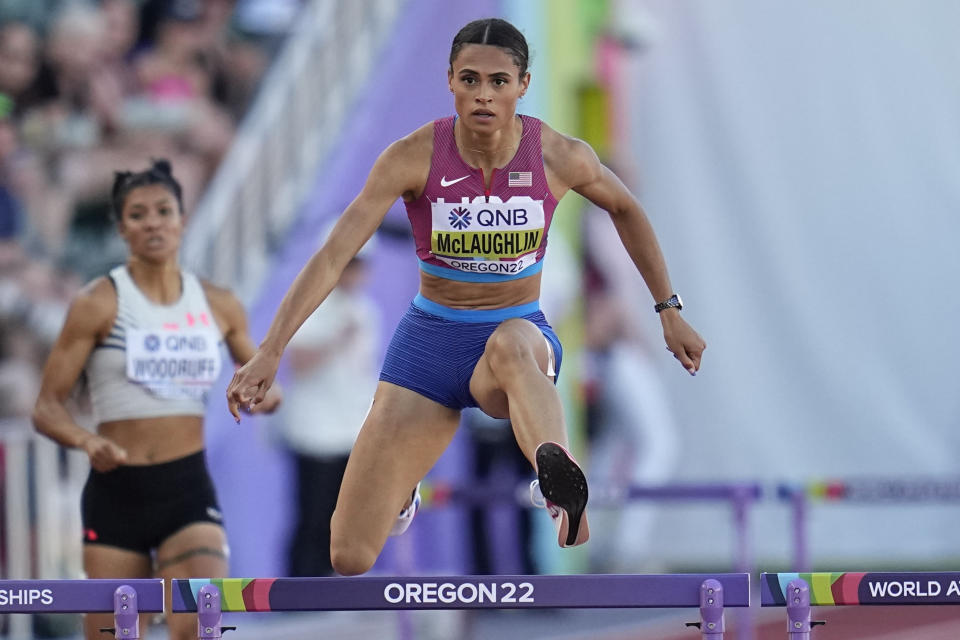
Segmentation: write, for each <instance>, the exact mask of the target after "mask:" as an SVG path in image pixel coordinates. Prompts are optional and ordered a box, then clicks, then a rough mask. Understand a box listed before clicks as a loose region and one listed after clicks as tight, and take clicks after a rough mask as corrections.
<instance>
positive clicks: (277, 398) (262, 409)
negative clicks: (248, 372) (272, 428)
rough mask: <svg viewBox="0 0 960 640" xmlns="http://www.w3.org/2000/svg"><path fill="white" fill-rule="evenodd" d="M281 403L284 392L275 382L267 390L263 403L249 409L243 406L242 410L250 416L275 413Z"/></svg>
mask: <svg viewBox="0 0 960 640" xmlns="http://www.w3.org/2000/svg"><path fill="white" fill-rule="evenodd" d="M281 402H283V390H282V389H281V388H280V384H279V383H278V382H276V381H274V383H273V386H272V387H270V388H269V389H267V394H266V395H265V396H263V401H262V402H260V403H258V404H255V405H253V406H252V407H251V408H249V409H247V408H246V407H245V406H242V405H241V407H240V408H241V409H242V410H243V411H245V412H246V413H250V414H254V413H273V412H274V411H276V410H277V407H279V406H280V403H281Z"/></svg>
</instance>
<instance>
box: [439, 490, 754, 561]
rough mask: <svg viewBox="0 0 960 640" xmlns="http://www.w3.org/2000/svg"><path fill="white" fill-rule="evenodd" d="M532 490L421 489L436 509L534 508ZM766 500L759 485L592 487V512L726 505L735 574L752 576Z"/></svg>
mask: <svg viewBox="0 0 960 640" xmlns="http://www.w3.org/2000/svg"><path fill="white" fill-rule="evenodd" d="M529 489H530V486H529V484H527V483H520V484H518V485H515V486H502V485H501V486H497V485H458V484H451V483H446V482H437V481H430V480H425V481H423V482H422V483H421V485H420V494H421V496H422V500H423V502H422V505H421V506H422V507H423V508H426V509H436V508H442V507H450V506H454V505H463V504H466V505H471V506H472V505H476V504H490V503H503V502H515V503H516V504H517V505H519V506H521V507H530V508H534V507H533V506H532V505H531V504H530V492H529ZM762 496H763V487H762V486H761V485H760V484H759V483H756V482H726V483H672V484H656V485H653V484H651V485H629V486H600V485H598V486H594V485H590V503H589V507H590V508H599V509H603V508H611V507H621V506H623V505H624V504H625V503H626V502H632V501H646V500H649V501H658V502H726V503H728V504H729V505H730V507H731V511H732V515H733V530H734V537H735V539H736V548H735V549H734V554H733V555H734V559H733V570H734V571H737V572H747V573H749V572H751V571H752V570H753V557H752V554H751V552H750V535H749V531H750V523H749V511H750V507H751V506H752V505H753V504H754V503H756V502H757V501H758V500H760V498H761V497H762Z"/></svg>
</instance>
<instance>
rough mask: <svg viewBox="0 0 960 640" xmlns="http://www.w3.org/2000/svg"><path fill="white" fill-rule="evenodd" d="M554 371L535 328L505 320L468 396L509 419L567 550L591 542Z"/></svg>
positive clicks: (479, 365)
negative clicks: (568, 448) (531, 466)
mask: <svg viewBox="0 0 960 640" xmlns="http://www.w3.org/2000/svg"><path fill="white" fill-rule="evenodd" d="M553 365H554V354H553V352H552V348H551V347H550V343H549V342H548V341H547V340H545V339H544V336H543V333H542V332H541V331H540V329H539V328H538V327H537V326H536V325H535V324H533V323H532V322H530V321H528V320H525V319H522V318H513V319H510V320H506V321H504V322H503V323H502V324H501V325H500V326H499V327H497V329H496V330H495V331H494V332H493V334H492V335H491V336H490V338H489V339H488V340H487V345H486V349H485V351H484V354H483V356H482V357H481V358H480V360H479V361H478V362H477V366H476V368H475V369H474V373H473V377H472V378H471V380H470V392H471V393H472V394H473V397H474V398H475V399H476V401H477V403H478V404H479V405H480V408H481V409H483V411H484V412H486V413H487V414H489V415H491V416H494V417H498V418H510V421H511V423H512V424H513V430H514V434H515V435H516V438H517V444H518V445H519V446H520V449H521V450H522V451H523V454H524V455H525V456H526V457H527V459H528V460H529V461H530V464H532V465H533V468H534V469H536V470H537V478H538V480H537V481H538V483H539V490H540V491H541V492H542V493H543V496H544V498H546V500H545V504H544V506H546V508H547V510H548V512H549V513H550V515H551V517H552V518H553V519H554V523H555V524H556V526H557V536H558V540H557V541H558V543H559V544H560V546H563V547H568V546H573V545H577V544H582V543H584V542H586V541H587V539H588V538H589V537H590V529H589V525H588V524H587V519H586V514H585V509H586V504H587V483H586V478H585V477H584V475H583V471H581V469H580V467H579V465H577V463H576V461H574V459H573V457H572V456H571V455H570V454H569V452H568V451H567V446H568V445H567V442H568V440H567V429H566V422H565V420H564V417H563V405H562V403H561V401H560V394H559V393H558V392H557V389H556V385H555V384H554V377H553V375H555V374H554V371H553Z"/></svg>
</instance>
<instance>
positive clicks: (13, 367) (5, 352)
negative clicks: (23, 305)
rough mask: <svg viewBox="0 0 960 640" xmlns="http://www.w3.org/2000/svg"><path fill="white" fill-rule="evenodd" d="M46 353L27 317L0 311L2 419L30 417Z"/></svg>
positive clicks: (0, 409) (0, 415)
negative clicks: (4, 313)
mask: <svg viewBox="0 0 960 640" xmlns="http://www.w3.org/2000/svg"><path fill="white" fill-rule="evenodd" d="M43 354H44V351H43V349H42V346H41V345H40V342H39V340H38V338H37V336H36V335H35V334H34V333H33V332H32V331H31V329H30V325H29V324H28V321H27V319H26V318H24V317H21V316H15V315H14V316H3V315H0V419H5V418H23V419H26V418H29V417H30V413H31V412H32V411H33V401H34V399H35V398H36V397H37V392H38V391H39V389H40V370H41V368H42V367H43Z"/></svg>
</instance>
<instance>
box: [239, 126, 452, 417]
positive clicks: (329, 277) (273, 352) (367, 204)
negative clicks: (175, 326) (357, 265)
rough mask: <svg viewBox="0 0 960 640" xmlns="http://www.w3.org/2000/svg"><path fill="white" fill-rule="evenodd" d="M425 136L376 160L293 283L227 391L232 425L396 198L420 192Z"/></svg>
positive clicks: (261, 391)
mask: <svg viewBox="0 0 960 640" xmlns="http://www.w3.org/2000/svg"><path fill="white" fill-rule="evenodd" d="M425 133H426V134H428V135H429V136H430V137H429V140H430V142H431V144H432V136H433V130H432V127H430V129H429V132H424V129H420V130H418V131H416V132H414V133H413V134H411V135H410V136H407V137H406V138H402V139H400V140H398V141H396V142H394V143H393V144H391V145H390V146H389V147H387V149H386V150H384V152H383V153H381V154H380V157H379V158H377V161H376V162H375V163H374V165H373V168H372V169H371V170H370V174H369V176H368V177H367V181H366V184H365V185H364V186H363V189H362V190H361V191H360V193H359V194H358V195H357V197H356V198H355V199H354V200H353V202H351V203H350V205H349V206H347V208H346V209H345V210H344V212H343V214H342V215H341V216H340V218H339V220H337V223H336V225H334V227H333V230H332V231H331V232H330V235H329V236H328V237H327V239H326V241H325V242H324V243H323V246H321V247H320V249H319V250H318V251H317V252H316V253H314V254H313V256H312V257H311V258H310V260H308V261H307V264H306V265H305V266H304V267H303V269H302V270H301V271H300V273H299V274H298V275H297V277H296V279H295V280H294V281H293V284H292V285H291V286H290V289H289V290H288V291H287V293H286V295H285V296H284V297H283V300H282V301H281V302H280V307H279V308H278V309H277V313H276V314H275V315H274V318H273V322H272V323H271V325H270V328H269V330H268V331H267V335H266V336H265V337H264V339H263V342H261V343H260V347H259V349H257V351H256V353H255V354H254V355H253V356H252V357H251V358H250V360H249V361H247V363H246V364H245V365H243V366H242V367H240V368H239V369H237V371H236V373H235V374H234V376H233V380H232V381H231V382H230V385H229V386H228V387H227V404H228V406H229V408H230V413H231V414H233V417H234V418H235V419H236V420H237V421H239V420H240V414H239V412H238V407H239V406H240V405H245V406H247V407H252V406H255V405H257V404H259V403H260V402H262V401H263V399H264V396H265V394H266V392H267V390H268V389H269V388H270V385H271V384H273V379H274V376H275V375H276V373H277V367H278V366H279V364H280V357H281V355H282V354H283V350H284V349H285V348H286V346H287V343H288V342H289V341H290V338H292V337H293V334H294V333H296V331H297V329H298V328H299V327H300V325H301V324H303V322H304V321H305V320H306V319H307V318H308V317H309V316H310V314H311V313H313V312H314V311H315V310H316V309H317V307H318V306H320V303H321V302H323V301H324V300H325V299H326V297H327V296H328V295H329V294H330V291H332V290H333V288H334V287H335V286H336V284H337V281H338V280H339V279H340V274H341V273H342V272H343V269H344V268H345V267H346V265H347V263H348V262H350V260H351V259H353V257H354V256H355V255H356V254H357V252H358V251H359V250H360V248H361V247H363V245H364V243H366V242H367V240H369V239H370V236H372V235H373V233H374V231H376V229H377V227H378V226H380V223H381V222H382V221H383V218H384V216H385V215H386V214H387V211H388V210H389V209H390V206H391V205H392V204H393V203H394V202H396V200H397V198H400V197H402V196H404V195H405V194H409V193H411V192H418V191H419V190H420V189H422V185H423V184H424V183H425V182H426V177H427V172H429V158H430V148H428V149H427V151H426V154H424V153H423V147H424V140H425V139H426V135H425ZM424 159H425V160H424ZM424 162H425V163H426V164H424Z"/></svg>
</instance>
